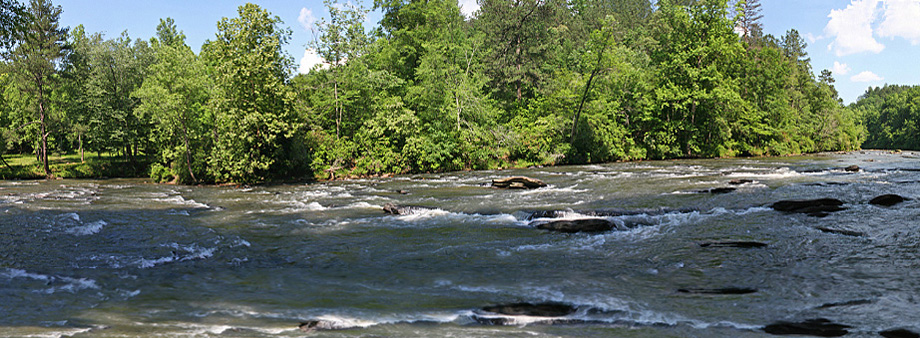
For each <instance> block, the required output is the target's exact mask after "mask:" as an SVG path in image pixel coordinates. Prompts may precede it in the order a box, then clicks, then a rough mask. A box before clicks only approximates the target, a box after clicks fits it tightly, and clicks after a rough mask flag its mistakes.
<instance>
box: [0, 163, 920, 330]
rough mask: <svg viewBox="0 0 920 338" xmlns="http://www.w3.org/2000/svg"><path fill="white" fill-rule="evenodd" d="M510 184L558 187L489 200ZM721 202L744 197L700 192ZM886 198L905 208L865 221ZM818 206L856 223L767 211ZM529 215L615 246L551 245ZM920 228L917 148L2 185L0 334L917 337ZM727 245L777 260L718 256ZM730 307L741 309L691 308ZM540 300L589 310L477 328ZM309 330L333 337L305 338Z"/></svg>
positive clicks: (574, 238)
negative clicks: (297, 180) (521, 179)
mask: <svg viewBox="0 0 920 338" xmlns="http://www.w3.org/2000/svg"><path fill="white" fill-rule="evenodd" d="M849 165H858V166H859V167H861V170H860V171H858V172H849V171H846V170H844V169H843V168H844V167H847V166H849ZM514 175H524V176H529V177H533V178H537V179H541V180H543V181H544V182H546V183H547V184H548V186H547V187H545V188H540V189H535V190H498V189H491V188H489V187H488V183H489V182H491V180H492V179H496V178H502V177H507V176H514ZM732 180H740V181H736V182H734V183H741V184H737V185H730V184H729V182H730V181H732ZM722 187H732V188H736V190H733V191H722V192H726V193H720V194H713V193H705V191H707V190H709V189H712V188H722ZM729 190H730V189H729ZM888 193H893V194H898V195H901V196H905V197H908V198H911V199H910V200H908V201H906V202H903V203H900V204H897V205H894V206H890V207H882V206H876V205H871V204H869V203H867V202H868V201H869V200H870V199H872V198H873V197H875V196H878V195H882V194H888ZM826 197H831V198H837V199H840V200H842V201H843V202H844V203H845V204H844V205H843V207H845V208H846V209H845V210H843V211H839V212H835V213H831V214H830V215H828V216H827V217H812V216H808V215H805V214H790V213H783V212H779V211H775V210H773V209H771V208H770V205H771V204H772V203H774V202H776V201H779V200H790V199H816V198H826ZM387 203H394V204H398V205H414V206H422V207H425V208H427V209H418V210H416V211H415V212H413V213H410V214H407V215H388V214H385V213H384V212H383V210H382V207H383V206H384V205H385V204H387ZM599 210H600V211H608V212H609V211H617V212H614V213H608V214H607V215H608V216H590V215H591V214H592V212H596V211H599ZM537 211H563V213H558V214H559V216H562V217H565V218H571V219H578V218H585V217H596V218H597V217H599V218H604V219H606V220H608V221H612V222H613V223H614V224H616V225H617V226H618V227H620V228H621V229H618V230H612V231H606V232H599V233H560V232H551V231H547V230H540V229H537V228H536V227H534V226H533V225H532V223H531V218H532V217H531V216H532V214H533V213H534V212H537ZM618 214H619V216H617V215H618ZM820 229H836V230H841V231H839V232H828V231H822V230H820ZM918 229H920V153H916V152H903V153H889V152H881V151H862V152H852V153H847V154H817V155H809V156H801V157H785V158H748V159H715V160H676V161H647V162H636V163H614V164H604V165H588V166H566V167H552V168H533V169H519V170H505V171H475V172H456V173H445V174H426V175H413V176H401V177H396V178H381V179H361V180H351V181H336V182H325V183H315V184H290V185H274V186H257V187H250V188H233V187H214V186H204V187H195V186H172V185H156V184H149V183H146V182H145V181H144V180H56V181H0V336H4V337H5V336H13V337H22V336H31V337H60V336H74V337H133V336H214V337H218V336H219V337H263V336H264V337H277V336H281V337H300V336H316V337H351V336H365V337H366V336H372V337H434V336H437V337H448V336H449V337H543V336H546V337H558V336H562V337H576V336H611V337H668V336H673V337H713V336H725V337H759V336H765V335H767V333H765V332H764V331H763V330H762V328H763V327H764V326H765V325H768V324H770V323H774V322H777V321H801V320H806V319H812V318H827V319H828V320H831V321H833V322H835V323H840V324H846V325H849V326H852V328H850V329H849V332H850V335H851V336H878V333H877V332H879V331H881V330H887V329H892V328H906V329H910V330H913V331H920V293H918V291H920V231H918ZM724 241H756V242H760V243H764V244H766V246H765V247H753V248H739V247H731V246H728V247H725V246H719V245H706V243H719V242H724ZM718 289H723V290H728V289H732V290H747V291H745V292H736V293H732V292H728V294H719V293H718V292H687V290H702V291H706V290H718ZM547 302H549V303H553V304H566V305H569V306H572V307H573V308H575V309H576V311H575V312H574V313H570V314H566V315H565V316H564V317H563V318H556V319H558V320H556V322H555V323H554V324H551V323H548V322H547V320H545V319H546V318H542V317H526V316H509V317H508V318H505V319H506V320H505V321H502V322H500V323H499V322H495V321H488V320H482V319H483V317H488V314H487V313H486V314H484V313H483V310H482V309H483V307H486V306H490V305H498V304H512V303H534V304H537V303H547ZM309 320H319V321H321V322H322V323H324V324H323V325H325V326H326V327H332V328H336V330H316V331H313V332H304V331H302V330H300V329H298V325H300V323H302V322H306V321H309ZM500 324H503V325H500Z"/></svg>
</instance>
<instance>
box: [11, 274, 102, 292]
mask: <svg viewBox="0 0 920 338" xmlns="http://www.w3.org/2000/svg"><path fill="white" fill-rule="evenodd" d="M0 277H3V278H6V279H9V280H10V281H12V280H14V279H29V280H34V281H38V282H40V283H41V284H42V285H50V286H51V287H50V288H45V289H42V290H35V292H38V293H45V294H53V293H56V292H60V291H65V292H70V293H75V292H77V291H80V290H85V289H99V285H97V284H96V281H95V280H92V279H89V278H73V277H65V276H49V275H42V274H37V273H31V272H28V271H26V270H22V269H10V268H7V269H6V270H5V271H4V272H0Z"/></svg>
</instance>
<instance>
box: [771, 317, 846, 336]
mask: <svg viewBox="0 0 920 338" xmlns="http://www.w3.org/2000/svg"><path fill="white" fill-rule="evenodd" d="M851 327H852V326H849V325H844V324H836V323H833V322H831V321H830V320H827V319H824V318H816V319H807V320H805V321H803V322H801V323H793V322H784V321H780V322H776V323H773V324H770V325H767V326H765V327H764V328H763V331H764V332H766V333H769V334H774V335H811V336H818V337H840V336H843V335H846V334H847V333H849V331H847V330H846V329H849V328H851Z"/></svg>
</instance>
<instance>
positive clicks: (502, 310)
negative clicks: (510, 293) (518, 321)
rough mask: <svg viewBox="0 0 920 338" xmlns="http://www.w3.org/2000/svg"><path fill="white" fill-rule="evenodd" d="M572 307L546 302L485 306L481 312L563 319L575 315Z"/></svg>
mask: <svg viewBox="0 0 920 338" xmlns="http://www.w3.org/2000/svg"><path fill="white" fill-rule="evenodd" d="M575 310H576V308H575V307H574V306H571V305H568V304H563V303H555V302H547V303H537V304H533V303H514V304H503V305H493V306H486V307H483V308H482V311H485V312H491V313H495V314H500V315H506V316H530V317H563V316H568V315H570V314H573V313H575Z"/></svg>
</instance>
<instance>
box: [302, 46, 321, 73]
mask: <svg viewBox="0 0 920 338" xmlns="http://www.w3.org/2000/svg"><path fill="white" fill-rule="evenodd" d="M316 65H322V66H320V68H323V67H326V64H325V63H324V62H323V58H322V57H320V56H319V54H316V52H315V51H314V50H312V49H307V50H305V51H304V52H303V57H302V58H300V68H298V69H297V70H298V71H299V72H300V73H301V74H306V73H309V72H310V70H311V69H313V66H316Z"/></svg>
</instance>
